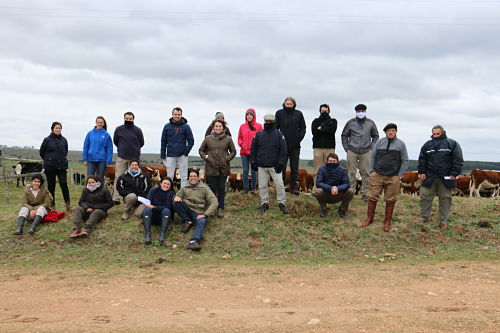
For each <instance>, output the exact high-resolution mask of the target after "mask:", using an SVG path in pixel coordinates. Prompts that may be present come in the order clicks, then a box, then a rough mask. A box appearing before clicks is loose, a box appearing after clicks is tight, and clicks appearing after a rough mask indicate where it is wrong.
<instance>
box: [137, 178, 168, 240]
mask: <svg viewBox="0 0 500 333" xmlns="http://www.w3.org/2000/svg"><path fill="white" fill-rule="evenodd" d="M174 196H175V191H174V190H173V185H172V179H170V178H169V177H163V179H162V180H161V183H160V186H157V187H153V188H152V189H151V190H150V191H149V193H148V200H149V201H150V204H149V205H146V208H145V209H144V212H143V214H142V221H143V223H144V238H145V240H144V244H146V245H149V244H151V224H153V223H154V224H160V240H159V242H160V245H162V244H163V243H164V242H165V235H166V233H167V228H168V223H169V222H170V218H171V217H172V210H173V209H172V202H173V199H174Z"/></svg>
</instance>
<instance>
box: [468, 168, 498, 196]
mask: <svg viewBox="0 0 500 333" xmlns="http://www.w3.org/2000/svg"><path fill="white" fill-rule="evenodd" d="M470 177H471V182H470V183H471V185H470V197H471V198H472V197H473V196H474V193H475V194H476V196H477V197H480V196H481V195H480V193H479V192H480V191H481V189H491V190H492V193H491V197H492V198H495V197H497V196H500V171H494V170H479V169H475V170H472V172H471V174H470Z"/></svg>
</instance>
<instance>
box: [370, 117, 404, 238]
mask: <svg viewBox="0 0 500 333" xmlns="http://www.w3.org/2000/svg"><path fill="white" fill-rule="evenodd" d="M397 131H398V126H397V125H396V124H394V123H389V124H387V125H385V127H384V132H385V137H383V138H382V139H380V140H378V141H377V142H376V143H375V145H374V146H373V150H372V154H371V157H370V167H369V170H370V180H369V190H368V194H367V197H368V216H367V218H366V220H365V221H364V222H363V224H362V226H363V227H367V226H369V225H370V224H372V223H373V219H374V216H375V209H376V208H377V201H378V199H379V197H380V194H381V193H382V191H384V201H385V218H384V231H385V232H388V231H390V230H391V222H392V214H393V212H394V206H395V205H396V200H397V198H398V194H399V190H400V177H402V176H403V174H404V173H405V171H406V170H407V169H408V152H407V150H406V145H405V143H404V142H403V141H402V140H400V139H399V138H397V137H396V134H397Z"/></svg>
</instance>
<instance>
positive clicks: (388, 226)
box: [384, 201, 396, 232]
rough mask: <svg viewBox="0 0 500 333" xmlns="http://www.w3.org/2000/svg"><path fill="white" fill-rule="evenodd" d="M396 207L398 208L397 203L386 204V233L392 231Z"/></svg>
mask: <svg viewBox="0 0 500 333" xmlns="http://www.w3.org/2000/svg"><path fill="white" fill-rule="evenodd" d="M394 206H396V201H393V202H386V203H385V218H384V231H385V232H389V231H390V230H391V222H392V213H393V212H394Z"/></svg>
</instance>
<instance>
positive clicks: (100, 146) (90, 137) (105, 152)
mask: <svg viewBox="0 0 500 333" xmlns="http://www.w3.org/2000/svg"><path fill="white" fill-rule="evenodd" d="M82 160H83V161H84V162H102V161H104V162H106V165H109V164H111V161H112V160H113V141H112V140H111V136H110V135H109V133H108V132H107V131H106V130H105V129H104V128H102V129H97V128H96V127H94V129H93V130H91V131H89V132H88V133H87V136H86V137H85V141H84V143H83V152H82Z"/></svg>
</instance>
